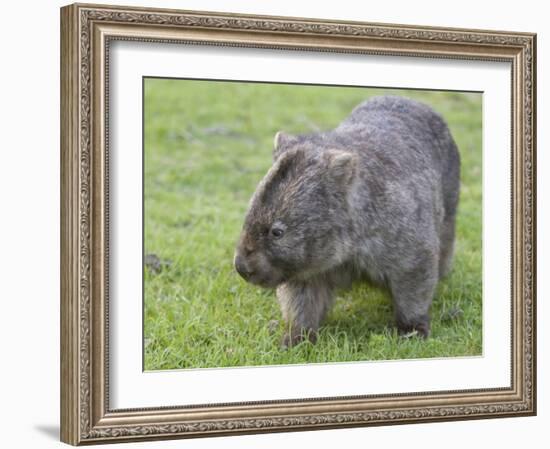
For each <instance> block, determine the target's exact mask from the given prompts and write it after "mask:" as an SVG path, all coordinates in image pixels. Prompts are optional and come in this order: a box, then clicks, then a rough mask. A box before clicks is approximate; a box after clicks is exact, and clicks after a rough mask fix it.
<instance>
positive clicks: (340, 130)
mask: <svg viewBox="0 0 550 449" xmlns="http://www.w3.org/2000/svg"><path fill="white" fill-rule="evenodd" d="M273 160H274V163H273V166H272V167H271V168H270V169H269V171H268V172H267V174H266V175H265V177H264V179H263V180H262V181H261V182H260V184H259V185H258V187H257V189H256V192H255V193H254V195H253V197H252V199H251V201H250V205H249V209H248V212H247V214H246V218H245V220H244V225H243V229H242V233H241V236H240V239H239V243H238V245H237V249H236V252H235V259H234V264H235V268H236V270H237V271H238V273H239V274H240V275H241V276H242V277H243V278H244V279H245V280H246V281H248V282H251V283H253V284H256V285H259V286H263V287H266V288H276V289H277V298H278V301H279V303H280V306H281V310H282V315H283V319H284V320H285V322H286V323H287V324H288V326H287V328H288V333H287V334H286V335H285V336H284V337H283V342H282V344H283V345H284V346H292V345H295V344H297V343H299V342H300V341H302V340H303V339H305V338H309V339H310V340H311V341H312V342H314V341H315V339H316V335H317V330H318V328H319V325H320V323H321V321H322V320H323V318H324V316H325V315H326V313H327V311H328V310H329V308H330V307H331V305H332V302H333V298H334V291H335V289H338V288H344V287H348V286H349V285H350V284H351V283H352V282H353V281H355V280H363V279H366V280H369V281H371V282H374V283H376V284H380V285H383V286H386V287H387V288H388V289H389V291H390V293H391V295H392V298H393V308H394V315H395V321H396V324H397V328H398V331H399V332H400V334H411V333H412V334H418V335H420V336H423V337H428V335H429V333H430V317H429V309H430V305H431V302H432V299H433V296H434V290H435V288H436V284H437V282H438V281H439V280H440V279H441V278H442V277H443V276H445V275H446V274H447V273H448V272H449V270H450V268H451V263H452V257H453V248H454V238H455V216H456V211H457V204H458V197H459V175H460V157H459V153H458V150H457V147H456V144H455V142H454V140H453V138H452V136H451V133H450V132H449V129H448V127H447V125H446V123H445V121H444V120H443V119H442V117H441V116H440V115H438V114H437V113H436V112H434V111H433V110H432V109H431V108H430V107H428V106H426V105H424V104H422V103H419V102H416V101H413V100H409V99H406V98H401V97H392V96H382V97H375V98H372V99H370V100H368V101H365V102H363V103H361V104H359V106H357V107H356V108H355V109H354V110H353V111H352V113H351V115H349V117H347V118H346V119H345V120H344V121H343V122H342V123H341V124H340V125H339V126H338V127H337V128H335V129H334V130H331V131H327V132H318V133H317V132H316V133H312V134H303V135H296V136H291V135H288V134H285V133H282V132H279V133H277V134H276V136H275V142H274V150H273Z"/></svg>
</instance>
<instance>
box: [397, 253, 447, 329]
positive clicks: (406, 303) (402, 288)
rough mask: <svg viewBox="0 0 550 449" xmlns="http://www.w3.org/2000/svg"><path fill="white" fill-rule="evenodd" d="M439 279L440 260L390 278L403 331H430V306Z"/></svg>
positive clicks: (420, 265)
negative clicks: (438, 264)
mask: <svg viewBox="0 0 550 449" xmlns="http://www.w3.org/2000/svg"><path fill="white" fill-rule="evenodd" d="M437 280H438V266H437V262H436V261H435V260H434V261H429V262H426V263H422V264H419V266H418V267H417V268H415V269H413V270H410V271H408V272H405V273H399V274H394V275H393V276H392V277H391V278H390V286H391V292H392V296H393V306H394V313H395V321H396V324H397V329H398V331H399V333H400V334H401V335H406V334H410V333H411V332H414V331H416V332H418V334H419V335H420V336H422V337H424V338H427V337H428V336H429V335H430V316H429V310H430V305H431V303H432V299H433V295H434V291H435V286H436V284H437Z"/></svg>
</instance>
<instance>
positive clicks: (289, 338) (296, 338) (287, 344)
mask: <svg viewBox="0 0 550 449" xmlns="http://www.w3.org/2000/svg"><path fill="white" fill-rule="evenodd" d="M306 340H309V342H310V343H315V342H316V341H317V333H316V332H314V331H312V330H310V331H305V330H304V331H302V332H300V333H295V334H290V333H286V334H285V335H284V336H283V338H282V340H281V347H282V348H283V349H288V348H291V347H293V346H297V345H298V344H300V343H302V342H303V341H306Z"/></svg>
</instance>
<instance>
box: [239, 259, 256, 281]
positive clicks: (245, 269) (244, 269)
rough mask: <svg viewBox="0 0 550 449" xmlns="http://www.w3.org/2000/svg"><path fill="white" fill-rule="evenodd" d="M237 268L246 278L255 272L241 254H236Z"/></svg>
mask: <svg viewBox="0 0 550 449" xmlns="http://www.w3.org/2000/svg"><path fill="white" fill-rule="evenodd" d="M235 269H236V270H237V272H238V273H239V274H240V275H241V276H242V277H243V278H245V279H248V278H249V277H250V276H252V274H253V273H254V271H253V270H251V269H250V267H248V266H247V265H246V263H245V261H244V260H243V258H242V257H241V256H240V255H237V256H235Z"/></svg>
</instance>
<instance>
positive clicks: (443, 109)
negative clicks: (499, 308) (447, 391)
mask: <svg viewBox="0 0 550 449" xmlns="http://www.w3.org/2000/svg"><path fill="white" fill-rule="evenodd" d="M143 90H144V96H143V98H144V103H143V104H144V114H143V129H144V145H143V151H144V169H143V170H144V186H143V189H144V190H143V194H144V209H143V214H144V369H145V370H163V369H185V368H216V367H238V366H259V365H280V364H305V363H328V362H357V361H372V360H391V359H414V358H433V357H457V356H480V355H481V354H482V238H481V236H482V170H483V168H482V94H481V93H479V92H453V91H426V90H413V89H408V90H397V89H382V88H368V87H365V88H363V87H345V86H322V85H299V84H276V83H258V82H256V83H254V82H246V81H216V80H193V79H163V78H151V77H145V78H144V79H143ZM455 223H456V232H455ZM455 234H456V235H455ZM430 306H431V307H430Z"/></svg>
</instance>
